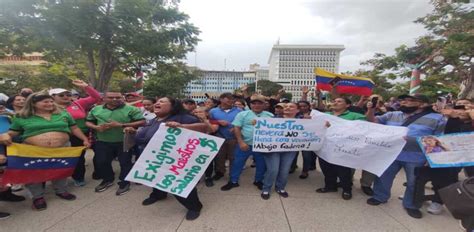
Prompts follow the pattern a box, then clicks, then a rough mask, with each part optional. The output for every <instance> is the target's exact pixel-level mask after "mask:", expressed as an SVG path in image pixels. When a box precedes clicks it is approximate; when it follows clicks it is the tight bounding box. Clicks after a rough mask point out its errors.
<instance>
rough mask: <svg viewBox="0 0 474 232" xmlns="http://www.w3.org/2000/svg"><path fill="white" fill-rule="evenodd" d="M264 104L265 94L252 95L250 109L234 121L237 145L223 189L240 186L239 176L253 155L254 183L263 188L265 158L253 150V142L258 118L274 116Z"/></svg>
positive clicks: (238, 115)
mask: <svg viewBox="0 0 474 232" xmlns="http://www.w3.org/2000/svg"><path fill="white" fill-rule="evenodd" d="M264 104H265V97H264V96H262V95H252V96H251V97H250V110H247V111H242V112H240V113H238V114H237V116H235V119H234V121H233V122H232V125H233V126H234V135H235V138H236V139H237V146H235V150H234V162H233V163H232V166H231V169H230V180H229V182H228V183H227V184H226V185H224V186H222V187H221V190H222V191H228V190H231V189H232V188H235V187H239V177H240V174H241V173H242V170H243V168H244V166H245V162H246V161H247V159H248V158H249V156H253V158H254V160H255V164H256V169H255V181H254V183H253V184H254V185H255V186H257V187H258V189H260V190H262V187H263V178H264V174H265V160H264V159H263V156H262V154H261V153H259V152H254V151H252V149H253V148H252V144H253V130H254V127H255V123H256V120H257V119H258V118H271V117H273V114H272V113H270V112H267V111H264V110H263V108H264Z"/></svg>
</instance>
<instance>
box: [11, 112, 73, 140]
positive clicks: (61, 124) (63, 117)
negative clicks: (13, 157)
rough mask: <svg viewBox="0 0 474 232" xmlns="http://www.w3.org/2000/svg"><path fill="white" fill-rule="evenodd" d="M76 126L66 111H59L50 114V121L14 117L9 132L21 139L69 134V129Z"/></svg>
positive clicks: (37, 117)
mask: <svg viewBox="0 0 474 232" xmlns="http://www.w3.org/2000/svg"><path fill="white" fill-rule="evenodd" d="M74 125H76V122H75V121H74V119H72V117H71V115H70V114H69V113H68V112H66V111H61V112H60V113H57V114H52V115H51V119H50V120H48V119H46V118H43V117H40V116H38V115H33V116H31V117H28V118H20V117H14V118H13V119H12V125H11V126H10V130H12V131H17V132H19V133H20V135H21V137H22V139H27V138H29V137H32V136H35V135H39V134H43V133H46V132H53V131H56V132H64V133H68V134H70V133H71V129H70V128H69V127H71V126H74Z"/></svg>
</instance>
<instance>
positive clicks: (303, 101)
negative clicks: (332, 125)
mask: <svg viewBox="0 0 474 232" xmlns="http://www.w3.org/2000/svg"><path fill="white" fill-rule="evenodd" d="M300 103H303V104H306V105H308V106H311V103H309V101H305V100H300V101H298V102H297V103H296V104H297V105H298V104H300Z"/></svg>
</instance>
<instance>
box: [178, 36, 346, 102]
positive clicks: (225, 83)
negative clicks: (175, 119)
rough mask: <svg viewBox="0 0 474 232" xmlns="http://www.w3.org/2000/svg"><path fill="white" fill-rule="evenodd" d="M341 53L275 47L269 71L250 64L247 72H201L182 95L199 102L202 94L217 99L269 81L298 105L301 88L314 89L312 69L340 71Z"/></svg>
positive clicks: (307, 47)
mask: <svg viewBox="0 0 474 232" xmlns="http://www.w3.org/2000/svg"><path fill="white" fill-rule="evenodd" d="M343 50H344V46H343V45H283V44H275V45H273V47H272V50H271V52H270V57H269V59H268V63H269V67H261V66H260V65H258V64H251V65H250V68H249V71H240V72H239V71H206V70H201V72H202V75H201V77H200V78H199V79H198V80H194V81H191V82H190V83H189V84H188V86H187V87H186V90H185V91H184V93H185V95H186V96H188V97H190V98H193V99H194V100H197V101H202V100H205V99H206V96H205V93H207V94H208V95H209V96H211V97H218V96H219V95H220V94H221V93H223V92H233V91H234V90H235V89H238V88H240V87H241V86H242V85H245V84H249V83H252V82H255V81H256V80H270V81H273V82H277V83H279V84H281V85H283V87H284V89H285V91H286V92H289V93H291V94H292V95H293V99H292V100H293V101H298V100H300V99H301V90H302V87H303V86H309V87H314V86H315V80H314V68H316V67H319V68H322V69H325V70H327V71H330V72H335V73H337V72H338V71H339V57H340V53H341V51H343Z"/></svg>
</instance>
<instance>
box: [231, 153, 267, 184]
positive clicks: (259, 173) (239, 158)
mask: <svg viewBox="0 0 474 232" xmlns="http://www.w3.org/2000/svg"><path fill="white" fill-rule="evenodd" d="M249 147H250V148H249V150H247V151H242V150H241V149H240V146H239V145H236V146H235V150H234V161H233V162H232V166H231V168H230V181H231V182H232V183H239V177H240V174H241V173H242V170H243V168H244V166H245V162H246V161H247V159H248V158H249V156H253V158H254V160H255V165H256V168H255V181H256V182H260V181H263V175H264V174H265V161H264V160H263V156H262V153H260V152H253V151H252V145H249Z"/></svg>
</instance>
